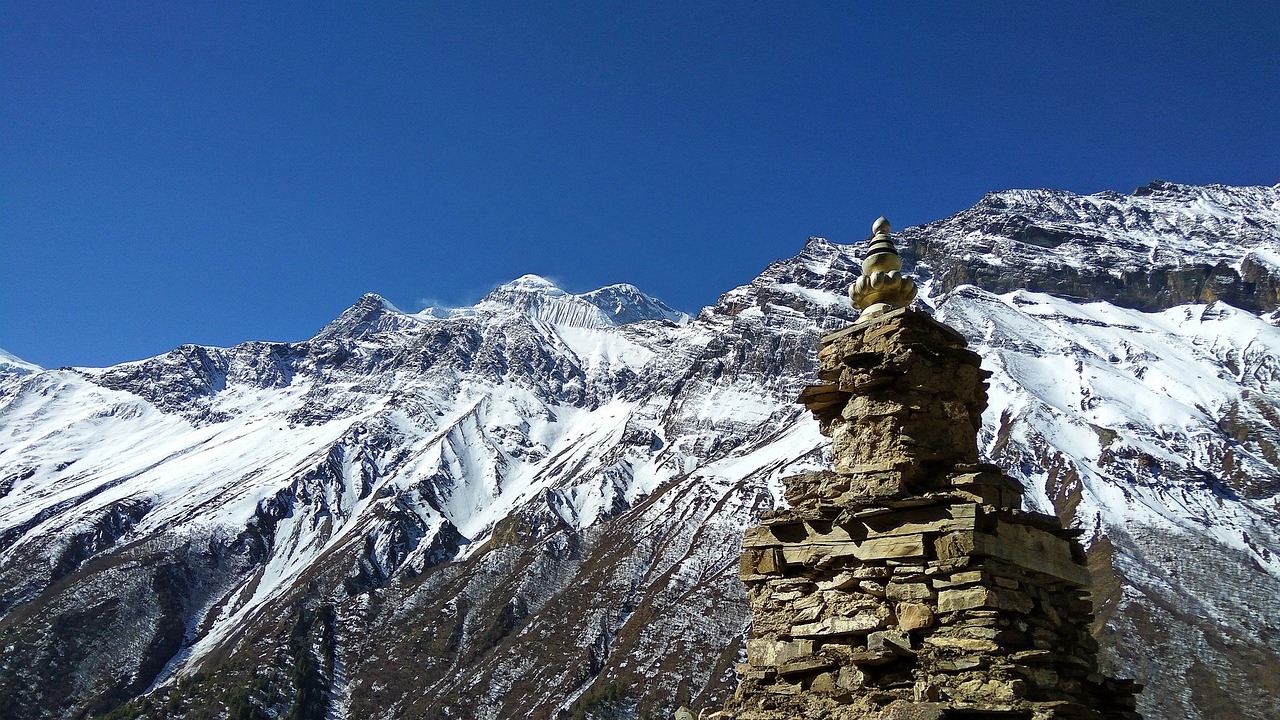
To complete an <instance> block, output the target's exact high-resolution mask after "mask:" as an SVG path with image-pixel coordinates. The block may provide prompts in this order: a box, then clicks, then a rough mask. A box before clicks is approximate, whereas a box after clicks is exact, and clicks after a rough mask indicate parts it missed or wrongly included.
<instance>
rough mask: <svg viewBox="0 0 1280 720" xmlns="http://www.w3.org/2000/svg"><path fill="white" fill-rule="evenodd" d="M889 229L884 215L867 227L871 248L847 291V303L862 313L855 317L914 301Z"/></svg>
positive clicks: (913, 287) (911, 283)
mask: <svg viewBox="0 0 1280 720" xmlns="http://www.w3.org/2000/svg"><path fill="white" fill-rule="evenodd" d="M889 230H890V228H889V221H888V220H887V219H886V218H885V217H884V216H881V217H880V218H878V219H876V221H875V222H874V223H872V224H871V233H872V237H871V247H869V248H867V257H866V259H865V260H863V261H862V275H860V276H859V277H858V279H857V280H856V281H855V282H854V283H853V285H852V286H851V287H850V288H849V300H850V301H852V302H853V306H854V307H855V308H857V309H858V310H861V311H862V314H861V315H859V318H870V317H872V316H875V315H879V314H880V313H882V312H885V311H887V310H892V309H894V308H900V307H906V306H908V305H910V304H911V301H912V300H915V298H916V292H917V291H916V283H915V281H914V280H912V279H911V278H909V277H906V276H905V275H903V274H902V259H901V258H899V257H898V248H896V247H895V246H894V244H893V238H891V237H889Z"/></svg>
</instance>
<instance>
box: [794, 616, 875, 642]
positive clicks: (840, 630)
mask: <svg viewBox="0 0 1280 720" xmlns="http://www.w3.org/2000/svg"><path fill="white" fill-rule="evenodd" d="M882 627H884V620H882V619H880V618H879V617H877V616H875V615H872V614H870V613H861V614H858V615H854V616H853V617H848V618H846V617H831V618H827V619H826V620H821V621H819V622H812V623H802V624H799V625H795V626H792V628H791V635H792V637H825V636H828V635H865V634H867V633H869V632H871V631H872V630H879V629H880V628H882Z"/></svg>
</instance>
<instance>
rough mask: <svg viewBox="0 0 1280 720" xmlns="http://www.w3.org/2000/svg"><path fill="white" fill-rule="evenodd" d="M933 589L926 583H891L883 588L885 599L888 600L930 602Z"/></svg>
mask: <svg viewBox="0 0 1280 720" xmlns="http://www.w3.org/2000/svg"><path fill="white" fill-rule="evenodd" d="M933 596H934V591H933V588H931V587H929V584H928V583H922V582H921V583H900V582H891V583H889V585H888V587H886V588H885V597H887V598H889V599H890V600H931V599H933Z"/></svg>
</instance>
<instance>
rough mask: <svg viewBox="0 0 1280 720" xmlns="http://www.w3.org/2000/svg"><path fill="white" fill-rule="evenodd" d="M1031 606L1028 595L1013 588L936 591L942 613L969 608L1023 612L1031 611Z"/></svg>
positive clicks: (1032, 604) (939, 609)
mask: <svg viewBox="0 0 1280 720" xmlns="http://www.w3.org/2000/svg"><path fill="white" fill-rule="evenodd" d="M1033 607H1034V603H1033V602H1032V601H1031V598H1030V597H1027V596H1026V595H1025V594H1023V593H1020V592H1015V591H1013V590H1002V589H997V588H986V587H973V588H963V589H959V590H942V591H940V592H939V593H938V612H942V613H947V612H956V611H959V610H968V609H971V608H999V609H1002V610H1013V611H1015V612H1023V613H1025V612H1031V609H1032V608H1033Z"/></svg>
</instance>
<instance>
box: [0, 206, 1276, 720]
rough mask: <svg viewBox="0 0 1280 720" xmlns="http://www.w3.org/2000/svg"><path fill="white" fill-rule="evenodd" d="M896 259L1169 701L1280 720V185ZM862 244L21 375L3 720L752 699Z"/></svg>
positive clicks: (1218, 713)
mask: <svg viewBox="0 0 1280 720" xmlns="http://www.w3.org/2000/svg"><path fill="white" fill-rule="evenodd" d="M871 214H874V211H873V212H872V213H871ZM900 242H901V243H902V244H903V245H904V248H903V249H904V257H905V258H907V260H908V261H909V263H910V264H911V265H913V269H914V271H915V272H916V273H917V274H918V275H919V276H920V277H921V279H922V280H924V281H925V287H926V292H925V293H923V294H924V295H925V297H924V298H923V302H924V303H925V304H926V306H927V307H930V308H932V309H933V311H934V312H936V313H937V314H938V315H939V317H940V318H941V319H942V320H944V321H945V322H947V323H949V324H951V325H952V326H953V327H955V328H957V329H958V330H960V331H961V332H963V333H964V334H965V335H966V336H967V337H968V338H969V340H970V342H971V343H972V344H973V345H974V347H975V349H977V350H979V351H980V352H981V353H982V355H983V357H984V366H985V367H986V368H987V369H989V370H992V371H993V372H994V375H993V377H992V379H991V385H992V387H991V393H990V395H991V406H990V408H989V409H988V411H987V413H986V415H985V416H984V421H985V422H984V429H983V432H982V437H981V441H982V444H983V448H984V451H985V453H986V455H988V456H989V457H990V458H992V459H993V460H995V461H996V462H999V463H1001V464H1002V465H1004V466H1005V467H1006V468H1008V469H1009V470H1010V472H1011V473H1013V474H1014V475H1016V476H1018V477H1020V478H1021V479H1023V481H1024V482H1025V483H1026V485H1027V488H1028V502H1029V503H1031V504H1033V505H1034V506H1036V507H1037V508H1039V509H1042V510H1045V511H1049V512H1056V513H1057V514H1058V515H1059V516H1061V517H1062V518H1064V520H1065V521H1067V522H1069V523H1071V524H1074V525H1076V526H1077V527H1080V528H1082V529H1084V530H1085V531H1086V538H1087V539H1088V540H1089V542H1090V544H1091V558H1092V565H1093V567H1094V571H1095V578H1096V579H1097V581H1098V586H1097V589H1096V597H1095V602H1096V604H1097V605H1098V607H1099V613H1100V618H1101V619H1102V620H1105V621H1106V625H1105V627H1103V628H1101V630H1100V632H1101V636H1102V640H1103V644H1104V647H1105V651H1104V652H1105V653H1106V657H1107V659H1108V662H1109V663H1110V664H1111V666H1112V667H1111V668H1110V669H1112V670H1114V671H1115V672H1117V673H1119V674H1122V675H1128V676H1135V677H1137V679H1138V680H1139V681H1140V682H1144V683H1146V684H1147V690H1146V691H1145V693H1144V695H1143V698H1142V703H1143V707H1144V710H1145V712H1146V713H1147V717H1149V718H1161V717H1180V718H1181V717H1187V718H1217V717H1243V718H1263V717H1273V716H1275V715H1276V714H1277V713H1280V706H1278V701H1277V698H1278V697H1280V687H1277V682H1278V681H1277V680H1276V678H1277V677H1280V658H1278V657H1277V650H1276V647H1277V638H1280V603H1278V602H1277V597H1280V558H1278V557H1277V552H1280V431H1278V430H1277V427H1280V362H1277V360H1276V357H1277V356H1280V329H1278V328H1277V323H1276V317H1277V315H1276V307H1277V304H1278V299H1277V293H1276V288H1277V287H1280V186H1277V187H1271V188H1232V187H1222V186H1207V187H1192V186H1181V185H1172V184H1168V183H1153V184H1152V185H1151V186H1149V187H1147V188H1140V189H1139V190H1138V191H1137V192H1135V193H1134V194H1133V195H1129V196H1124V195H1118V194H1115V193H1100V194H1098V195H1092V196H1079V195H1074V194H1071V193H1066V192H1061V191H1048V190H1042V191H1008V192H1002V193H993V194H990V195H988V196H987V197H986V198H984V199H983V200H982V201H981V202H980V203H979V204H978V205H976V206H975V207H974V208H971V209H970V210H967V211H964V212H962V213H960V214H958V215H955V216H952V217H950V218H947V219H945V220H941V221H938V222H936V223H931V224H929V225H926V226H921V227H918V228H908V229H907V230H905V231H903V232H902V233H901V235H900ZM862 250H863V247H862V246H861V245H856V246H840V245H835V244H832V243H829V242H827V241H825V240H821V239H811V240H810V241H809V242H808V243H807V244H806V245H805V247H804V249H803V250H802V251H801V252H800V253H799V254H798V255H796V256H795V257H792V258H789V259H786V260H780V261H777V262H775V263H773V264H772V265H770V266H769V267H768V268H767V269H766V270H765V271H764V272H763V273H762V274H761V275H760V276H759V277H757V278H756V279H755V280H753V281H752V282H750V283H748V284H747V285H744V286H742V287H739V288H736V289H734V290H731V291H729V292H727V293H726V294H725V295H724V296H722V297H721V298H720V300H719V302H718V303H717V304H716V305H714V306H711V307H708V308H705V309H704V310H703V311H702V312H701V313H700V314H699V315H698V316H697V317H696V318H692V319H690V318H688V317H687V316H684V315H683V314H681V313H678V312H676V311H674V310H672V309H671V308H668V307H666V306H665V305H662V304H661V303H660V302H658V301H656V300H653V299H652V298H649V297H648V296H645V295H644V294H643V293H641V292H640V291H639V290H637V289H635V288H634V287H631V286H628V285H615V286H611V287H608V288H603V289H601V290H598V291H595V292H593V293H585V294H582V295H573V294H569V293H566V292H564V291H563V290H561V289H559V288H557V287H555V286H554V284H552V283H550V282H548V281H546V280H543V279H542V278H538V277H536V276H524V277H522V278H519V279H517V280H515V281H513V282H511V283H508V284H507V285H503V286H501V287H499V288H498V289H496V290H494V291H493V292H492V293H491V294H490V295H488V296H486V297H485V298H484V299H483V300H481V301H480V302H479V303H477V304H476V305H474V306H472V307H470V308H461V309H439V308H437V309H431V310H426V311H423V312H420V313H415V314H408V313H404V312H401V311H400V310H398V309H396V308H395V307H394V306H392V305H391V304H390V303H388V302H386V301H385V300H383V299H382V298H380V297H378V296H376V295H366V296H365V297H363V298H361V299H360V300H359V301H357V302H356V304H355V305H353V306H352V307H351V308H350V309H348V310H347V311H346V312H344V313H343V314H342V315H341V316H340V317H339V318H337V319H336V320H334V321H333V322H332V323H330V324H329V325H327V326H326V327H325V328H323V329H321V330H320V332H319V333H317V334H316V336H315V337H313V338H311V339H310V340H307V341H304V342H299V343H245V344H243V345H238V346H236V347H233V348H208V347H199V346H183V347H180V348H178V349H176V350H174V351H172V352H170V353H167V354H165V355H161V356H158V357H155V358H151V359H149V360H145V361H141V362H136V363H126V364H123V365H118V366H115V367H111V368H102V369H83V368H82V369H63V370H49V371H33V372H25V373H23V374H21V375H18V374H7V375H0V378H7V379H5V380H3V382H0V648H2V653H3V654H2V656H0V708H4V709H2V710H0V716H3V717H10V716H11V717H21V718H28V717H32V718H34V717H85V716H96V715H101V714H106V713H110V712H112V711H117V714H116V717H136V716H142V717H172V718H192V719H194V718H196V717H233V718H249V717H286V716H288V717H299V718H301V717H306V718H311V717H315V718H329V717H332V718H343V717H377V718H399V717H459V718H470V717H476V718H509V717H539V718H556V717H648V716H653V715H657V716H668V715H669V714H670V712H671V711H672V709H673V708H674V707H676V706H678V705H680V704H687V705H689V706H691V707H694V708H701V707H706V706H710V705H714V704H717V703H718V701H719V699H721V698H723V696H724V694H725V693H726V692H728V691H731V689H732V685H733V665H734V664H735V663H736V662H737V661H738V656H739V652H740V650H741V636H742V633H743V631H744V629H745V628H746V624H747V622H748V621H749V618H748V616H747V611H746V606H745V601H744V598H743V597H742V591H741V586H740V584H739V583H738V580H737V568H738V553H739V551H740V539H741V533H742V530H743V529H744V528H745V527H748V526H750V525H752V524H754V522H755V517H756V516H757V515H758V514H759V512H761V511H762V510H764V509H767V508H769V507H772V506H774V505H775V504H776V503H778V502H779V498H780V480H781V478H783V477H785V476H786V475H789V474H792V473H795V472H799V471H803V470H807V469H812V468H814V467H816V466H817V465H819V464H820V463H822V462H823V461H824V455H825V454H826V452H827V444H828V443H827V441H826V440H825V439H824V438H823V437H821V436H820V435H819V434H818V431H817V424H816V422H814V421H813V420H812V419H811V418H809V417H807V416H806V415H805V414H804V413H803V410H802V408H801V407H800V406H798V405H796V404H794V402H793V401H794V399H795V396H796V394H797V393H798V391H799V389H800V388H802V387H803V386H805V385H807V384H809V383H811V382H813V380H814V376H813V373H814V368H815V365H816V363H815V353H816V349H817V346H818V338H819V337H820V335H821V334H822V333H823V332H826V331H829V330H831V329H834V328H837V327H840V326H842V325H844V324H847V323H848V322H850V321H851V320H852V319H853V316H854V312H853V310H852V308H850V307H849V304H848V301H847V299H845V298H844V293H845V291H846V288H847V287H848V285H849V284H850V283H851V282H852V281H853V279H854V278H855V277H856V276H857V273H858V267H859V262H860V253H861V251H862ZM1240 688H1253V689H1254V691H1253V692H1244V693H1242V692H1240V691H1239V689H1240ZM6 713H8V714H7V715H6Z"/></svg>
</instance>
